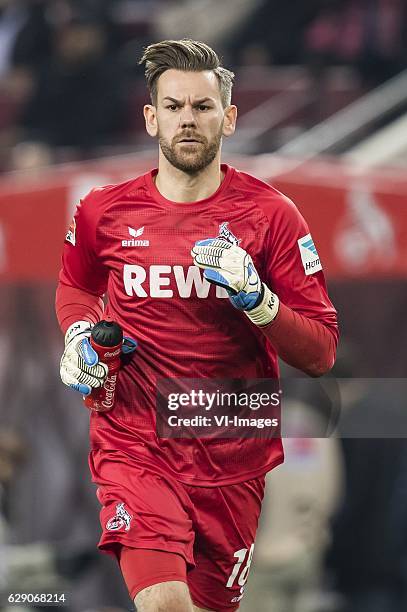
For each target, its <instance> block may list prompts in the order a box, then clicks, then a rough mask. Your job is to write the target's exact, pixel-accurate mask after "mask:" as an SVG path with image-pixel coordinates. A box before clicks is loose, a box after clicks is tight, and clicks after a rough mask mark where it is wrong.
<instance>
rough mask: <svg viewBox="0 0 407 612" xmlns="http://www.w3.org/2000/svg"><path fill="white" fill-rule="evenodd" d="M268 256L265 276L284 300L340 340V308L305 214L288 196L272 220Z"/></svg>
mask: <svg viewBox="0 0 407 612" xmlns="http://www.w3.org/2000/svg"><path fill="white" fill-rule="evenodd" d="M265 257H266V261H265V271H266V277H265V278H264V280H265V282H266V283H267V284H268V286H269V287H270V289H271V290H272V291H274V292H275V293H276V294H277V295H278V297H279V299H280V301H281V302H282V303H283V304H285V305H286V306H288V307H289V308H291V309H292V310H294V311H295V312H297V313H299V314H302V315H304V316H306V317H307V318H309V319H315V320H318V321H319V322H321V323H323V324H324V325H326V326H327V327H328V328H329V329H330V331H331V332H332V333H333V335H334V336H335V339H336V340H337V337H338V327H337V316H336V310H335V308H334V307H333V305H332V302H331V301H330V299H329V297H328V293H327V289H326V283H325V278H324V274H323V271H322V263H321V261H320V259H319V255H318V251H317V248H316V246H315V244H314V242H313V239H312V236H311V234H310V230H309V228H308V225H307V223H306V222H305V220H304V218H303V217H302V215H301V214H300V212H299V210H298V209H297V207H296V206H295V205H294V204H293V202H291V200H289V199H288V198H286V197H285V196H282V199H281V204H280V205H279V206H278V207H277V209H276V211H275V216H274V219H273V220H272V222H271V223H270V228H269V235H268V243H267V249H266V255H265Z"/></svg>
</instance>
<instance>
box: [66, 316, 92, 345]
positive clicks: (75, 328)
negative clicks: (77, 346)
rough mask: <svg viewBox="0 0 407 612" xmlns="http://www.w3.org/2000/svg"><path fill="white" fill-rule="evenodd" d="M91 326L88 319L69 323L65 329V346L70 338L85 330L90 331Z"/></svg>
mask: <svg viewBox="0 0 407 612" xmlns="http://www.w3.org/2000/svg"><path fill="white" fill-rule="evenodd" d="M92 327H93V324H92V323H89V321H76V322H75V323H72V325H70V326H69V327H68V329H67V330H66V334H65V346H67V345H68V344H69V343H70V341H71V340H72V338H75V336H78V335H79V334H83V333H86V332H88V333H90V332H91V330H92Z"/></svg>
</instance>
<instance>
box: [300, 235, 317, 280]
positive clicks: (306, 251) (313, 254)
mask: <svg viewBox="0 0 407 612" xmlns="http://www.w3.org/2000/svg"><path fill="white" fill-rule="evenodd" d="M297 242H298V247H299V249H300V255H301V261H302V265H303V266H304V271H305V274H306V275H307V276H309V275H310V274H314V272H319V271H320V270H322V264H321V261H320V259H319V256H318V251H317V249H316V246H315V244H314V241H313V239H312V237H311V234H307V235H306V236H303V237H302V238H300V239H299V240H298V241H297Z"/></svg>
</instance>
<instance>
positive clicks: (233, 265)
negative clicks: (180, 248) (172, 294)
mask: <svg viewBox="0 0 407 612" xmlns="http://www.w3.org/2000/svg"><path fill="white" fill-rule="evenodd" d="M191 255H192V257H193V259H194V264H195V265H196V266H198V267H199V268H203V270H204V277H205V278H206V280H207V281H209V282H210V283H212V284H214V285H219V286H220V287H224V288H225V289H226V291H227V292H228V294H229V299H230V301H231V302H232V304H233V306H234V307H235V308H237V309H239V310H243V311H244V313H245V315H246V316H247V317H248V318H249V319H250V320H251V321H252V322H253V323H254V324H255V325H258V326H259V327H263V326H265V325H268V324H269V323H271V321H273V320H274V319H275V318H276V316H277V313H278V308H279V299H278V297H277V296H276V295H275V294H274V293H272V292H271V291H270V289H269V288H268V287H267V285H266V284H265V283H263V282H262V281H261V280H260V277H259V275H258V272H257V270H256V268H255V267H254V264H253V260H252V258H251V257H250V255H249V254H248V253H247V252H246V251H245V250H244V249H242V248H240V247H238V246H236V245H234V244H231V243H230V242H227V240H223V239H222V238H208V239H206V240H198V242H196V243H195V245H194V247H193V248H192V251H191Z"/></svg>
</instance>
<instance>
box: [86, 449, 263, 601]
mask: <svg viewBox="0 0 407 612" xmlns="http://www.w3.org/2000/svg"><path fill="white" fill-rule="evenodd" d="M89 465H90V469H91V473H92V480H93V482H95V483H96V484H97V485H98V490H97V496H98V499H99V501H100V503H101V504H102V506H103V507H102V510H101V513H100V521H101V524H102V529H103V533H102V537H101V539H100V541H99V545H98V546H99V548H100V549H101V550H103V551H105V552H107V553H110V554H113V555H115V556H116V557H117V558H118V559H119V558H120V551H121V549H122V547H126V548H133V549H148V550H155V551H163V552H167V553H176V554H177V555H181V557H182V558H183V559H184V560H185V562H186V563H185V564H183V565H184V566H185V575H184V576H181V575H180V576H179V577H178V578H175V577H174V576H172V577H168V578H166V579H163V578H161V579H160V571H161V572H162V574H161V575H164V573H165V572H164V570H163V568H157V575H156V577H155V578H154V577H152V578H151V579H149V578H148V577H147V576H144V577H142V576H140V581H139V582H138V585H139V586H138V588H134V589H133V590H132V588H130V587H129V584H128V585H127V586H128V588H129V590H130V596H131V597H132V599H133V598H134V596H135V595H136V594H137V592H138V591H139V590H141V588H145V587H147V586H151V585H152V584H156V583H158V582H165V581H166V580H174V579H178V580H183V581H185V582H187V583H188V587H189V591H190V593H191V597H192V600H193V602H194V603H195V605H197V606H198V607H201V608H208V609H209V610H216V611H219V612H232V611H234V610H237V608H238V607H239V603H238V602H239V601H240V600H241V599H242V597H243V592H244V586H245V584H246V581H247V577H248V574H249V569H250V564H251V561H252V557H253V547H254V539H255V535H256V530H257V525H258V519H259V515H260V510H261V502H262V499H263V495H264V476H260V477H258V478H254V479H253V480H249V481H246V482H242V483H239V484H234V485H226V486H222V487H213V488H212V487H207V488H206V487H192V486H190V485H185V484H182V483H180V482H178V481H177V480H175V479H174V478H172V477H170V476H162V475H159V474H156V473H154V472H152V471H151V470H150V469H146V468H144V467H143V465H142V464H140V463H139V462H136V461H135V460H133V459H132V458H131V457H129V456H128V455H126V453H123V452H121V451H106V450H95V451H92V452H91V453H90V457H89ZM167 558H168V555H167ZM175 565H177V566H179V564H174V567H175ZM166 569H168V567H167V568H166ZM140 571H141V570H140Z"/></svg>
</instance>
